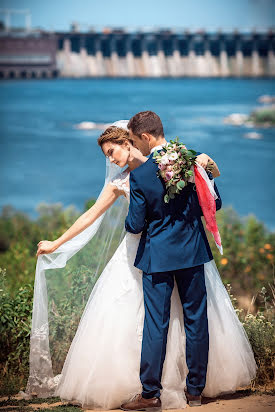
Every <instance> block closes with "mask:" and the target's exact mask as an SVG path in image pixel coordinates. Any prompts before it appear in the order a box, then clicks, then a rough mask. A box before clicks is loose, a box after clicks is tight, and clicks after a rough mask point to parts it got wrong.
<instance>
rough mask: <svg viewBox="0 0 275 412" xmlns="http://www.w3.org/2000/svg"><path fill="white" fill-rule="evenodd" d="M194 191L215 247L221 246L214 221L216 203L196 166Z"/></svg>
mask: <svg viewBox="0 0 275 412" xmlns="http://www.w3.org/2000/svg"><path fill="white" fill-rule="evenodd" d="M194 171H195V184H196V191H197V195H198V199H199V204H200V207H201V209H202V213H203V216H204V218H205V222H206V228H207V229H208V230H209V231H210V232H211V233H212V234H213V236H214V239H215V242H216V243H217V245H219V246H221V244H222V242H221V236H220V233H219V229H218V225H217V221H216V202H215V199H214V197H213V195H212V194H211V193H210V191H209V188H208V186H207V183H206V181H205V180H204V178H203V177H202V175H201V174H200V172H199V171H198V168H197V166H196V165H195V166H194Z"/></svg>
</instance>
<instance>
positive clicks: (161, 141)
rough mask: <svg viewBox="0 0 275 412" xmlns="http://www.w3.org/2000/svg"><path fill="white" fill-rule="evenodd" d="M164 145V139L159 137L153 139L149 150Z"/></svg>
mask: <svg viewBox="0 0 275 412" xmlns="http://www.w3.org/2000/svg"><path fill="white" fill-rule="evenodd" d="M166 143H167V141H166V139H165V137H164V136H159V137H158V138H156V139H154V141H153V142H152V143H151V149H153V148H154V147H157V146H160V145H164V144H166Z"/></svg>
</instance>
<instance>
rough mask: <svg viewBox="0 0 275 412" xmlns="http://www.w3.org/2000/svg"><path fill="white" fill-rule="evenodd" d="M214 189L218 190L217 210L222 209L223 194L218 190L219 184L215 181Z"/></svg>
mask: <svg viewBox="0 0 275 412" xmlns="http://www.w3.org/2000/svg"><path fill="white" fill-rule="evenodd" d="M214 189H215V192H216V194H217V196H218V199H216V200H215V202H216V210H220V209H221V208H222V198H221V196H220V193H219V191H218V188H217V185H216V183H215V182H214Z"/></svg>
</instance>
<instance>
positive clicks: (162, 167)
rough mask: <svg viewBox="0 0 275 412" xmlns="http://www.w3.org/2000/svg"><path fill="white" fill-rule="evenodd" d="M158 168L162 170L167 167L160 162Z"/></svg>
mask: <svg viewBox="0 0 275 412" xmlns="http://www.w3.org/2000/svg"><path fill="white" fill-rule="evenodd" d="M158 168H159V169H160V170H165V169H166V166H165V165H163V164H162V163H159V165H158Z"/></svg>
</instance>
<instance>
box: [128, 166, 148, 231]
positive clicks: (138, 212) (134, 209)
mask: <svg viewBox="0 0 275 412" xmlns="http://www.w3.org/2000/svg"><path fill="white" fill-rule="evenodd" d="M145 218H146V200H145V197H144V195H143V193H142V191H141V190H140V188H139V187H138V185H137V183H136V180H135V177H134V176H133V174H132V173H130V205H129V212H128V215H127V217H126V220H125V229H126V230H127V232H131V233H140V232H142V231H143V230H144V229H145V227H146V220H145Z"/></svg>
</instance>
